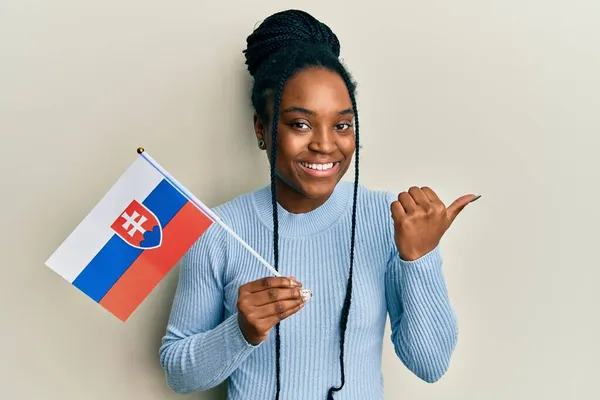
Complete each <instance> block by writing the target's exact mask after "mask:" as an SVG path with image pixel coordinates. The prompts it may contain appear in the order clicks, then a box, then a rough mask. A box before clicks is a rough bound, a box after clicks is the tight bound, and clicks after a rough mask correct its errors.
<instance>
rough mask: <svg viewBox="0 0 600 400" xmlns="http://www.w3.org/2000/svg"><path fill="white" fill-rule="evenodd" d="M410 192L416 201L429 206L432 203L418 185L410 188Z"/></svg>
mask: <svg viewBox="0 0 600 400" xmlns="http://www.w3.org/2000/svg"><path fill="white" fill-rule="evenodd" d="M408 194H410V196H411V197H412V198H413V200H414V201H415V203H416V204H418V205H420V206H425V207H427V206H428V205H429V204H430V203H431V202H430V201H429V198H428V197H427V196H426V195H425V193H423V191H422V190H421V189H420V188H418V187H416V186H413V187H411V188H410V189H408Z"/></svg>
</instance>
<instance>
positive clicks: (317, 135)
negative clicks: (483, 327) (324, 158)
mask: <svg viewBox="0 0 600 400" xmlns="http://www.w3.org/2000/svg"><path fill="white" fill-rule="evenodd" d="M336 147H337V145H336V143H335V132H333V130H329V129H319V130H315V131H313V135H312V137H311V140H310V143H309V144H308V149H309V150H311V151H314V152H316V153H322V154H331V153H333V152H334V151H335V150H336Z"/></svg>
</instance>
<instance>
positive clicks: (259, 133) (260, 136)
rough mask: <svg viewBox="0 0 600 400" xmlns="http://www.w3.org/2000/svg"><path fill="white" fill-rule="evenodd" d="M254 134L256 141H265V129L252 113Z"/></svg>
mask: <svg viewBox="0 0 600 400" xmlns="http://www.w3.org/2000/svg"><path fill="white" fill-rule="evenodd" d="M254 133H255V134H256V140H265V138H266V135H265V133H266V132H265V127H264V125H263V123H262V122H261V121H260V117H259V116H258V114H256V113H254Z"/></svg>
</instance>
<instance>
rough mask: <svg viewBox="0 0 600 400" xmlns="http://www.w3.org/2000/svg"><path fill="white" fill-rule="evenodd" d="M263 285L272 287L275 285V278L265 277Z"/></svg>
mask: <svg viewBox="0 0 600 400" xmlns="http://www.w3.org/2000/svg"><path fill="white" fill-rule="evenodd" d="M262 285H263V287H266V288H268V287H271V286H272V285H273V280H272V279H271V278H270V277H266V278H263V279H262Z"/></svg>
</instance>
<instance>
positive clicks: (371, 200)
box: [357, 184, 397, 216]
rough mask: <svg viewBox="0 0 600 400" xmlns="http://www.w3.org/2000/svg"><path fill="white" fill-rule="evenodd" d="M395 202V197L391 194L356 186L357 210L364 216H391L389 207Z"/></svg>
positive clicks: (385, 191)
mask: <svg viewBox="0 0 600 400" xmlns="http://www.w3.org/2000/svg"><path fill="white" fill-rule="evenodd" d="M395 200H397V195H396V194H395V193H393V192H390V191H387V190H382V189H370V188H368V187H366V186H364V185H361V184H359V185H358V192H357V210H360V211H361V212H362V213H364V214H365V215H371V216H375V215H385V216H391V209H390V207H391V205H392V202H394V201H395Z"/></svg>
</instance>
